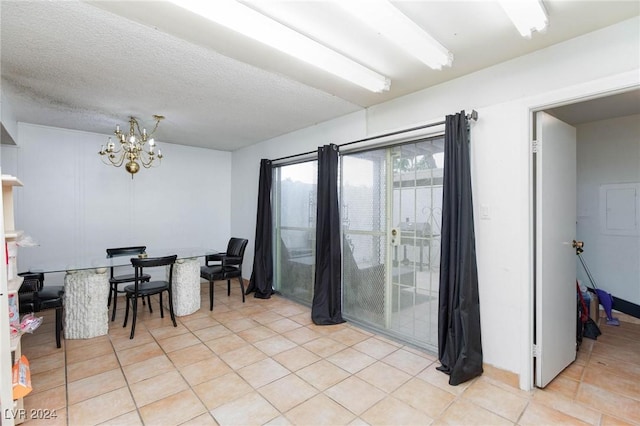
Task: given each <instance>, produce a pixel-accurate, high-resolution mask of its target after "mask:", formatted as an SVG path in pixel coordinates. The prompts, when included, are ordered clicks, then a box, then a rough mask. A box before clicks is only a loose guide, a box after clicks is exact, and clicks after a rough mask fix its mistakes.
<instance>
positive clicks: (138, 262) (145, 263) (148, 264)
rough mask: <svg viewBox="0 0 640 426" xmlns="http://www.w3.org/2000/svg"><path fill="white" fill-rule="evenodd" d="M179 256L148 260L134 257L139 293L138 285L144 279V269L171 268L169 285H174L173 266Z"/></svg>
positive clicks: (132, 260) (132, 261)
mask: <svg viewBox="0 0 640 426" xmlns="http://www.w3.org/2000/svg"><path fill="white" fill-rule="evenodd" d="M177 258H178V256H177V255H175V254H174V255H172V256H162V257H147V258H138V257H132V258H131V264H132V265H133V267H134V268H135V277H136V279H135V285H136V291H137V285H138V283H139V281H140V280H141V278H142V269H143V268H154V267H156V266H169V279H168V280H167V281H168V282H169V285H172V282H173V265H174V264H175V263H176V259H177Z"/></svg>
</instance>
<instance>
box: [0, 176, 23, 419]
mask: <svg viewBox="0 0 640 426" xmlns="http://www.w3.org/2000/svg"><path fill="white" fill-rule="evenodd" d="M19 186H22V182H20V180H19V179H18V178H16V177H14V176H8V175H2V218H3V220H2V221H0V226H1V227H2V228H1V229H0V235H2V259H1V260H2V261H0V408H1V409H2V411H1V415H0V419H1V420H0V423H2V425H3V426H5V425H7V426H11V425H14V424H18V423H22V421H23V417H24V416H23V415H21V410H22V412H23V408H24V406H23V403H22V399H19V400H17V401H14V400H13V385H12V379H11V375H12V374H11V369H12V366H13V362H14V360H15V359H18V358H20V356H21V354H22V348H21V346H20V337H19V336H18V337H17V338H12V337H11V332H10V328H9V297H16V306H17V303H18V301H17V297H18V289H19V288H20V285H21V284H22V277H19V276H18V271H17V263H16V260H17V259H16V255H17V253H16V252H17V247H16V241H17V239H18V237H19V236H20V234H21V233H20V232H19V231H16V229H15V221H14V215H13V210H14V209H13V190H14V188H15V187H19ZM7 247H12V248H11V249H10V250H7ZM8 252H9V253H8Z"/></svg>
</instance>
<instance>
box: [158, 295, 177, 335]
mask: <svg viewBox="0 0 640 426" xmlns="http://www.w3.org/2000/svg"><path fill="white" fill-rule="evenodd" d="M167 293H169V314H170V315H171V321H172V322H173V326H174V327H177V326H178V323H176V316H175V314H174V313H173V294H172V292H171V289H169V290H167ZM160 297H162V293H160ZM161 306H162V305H161Z"/></svg>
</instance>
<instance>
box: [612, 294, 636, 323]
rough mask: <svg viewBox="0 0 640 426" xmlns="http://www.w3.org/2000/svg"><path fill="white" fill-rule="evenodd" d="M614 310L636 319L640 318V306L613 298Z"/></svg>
mask: <svg viewBox="0 0 640 426" xmlns="http://www.w3.org/2000/svg"><path fill="white" fill-rule="evenodd" d="M613 309H615V310H616V311H620V312H622V313H625V314H627V315H631V316H632V317H635V318H640V305H636V304H635V303H632V302H629V301H627V300H624V299H620V298H618V297H615V296H613Z"/></svg>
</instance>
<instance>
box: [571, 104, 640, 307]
mask: <svg viewBox="0 0 640 426" xmlns="http://www.w3.org/2000/svg"><path fill="white" fill-rule="evenodd" d="M576 128H577V139H578V238H579V239H580V240H583V241H584V242H585V251H584V253H583V255H582V256H583V258H584V260H585V262H586V263H587V266H588V267H589V270H590V271H591V274H592V275H593V277H594V279H595V281H596V285H597V286H599V287H600V288H601V289H603V290H606V291H607V292H609V293H611V294H613V295H614V296H616V297H619V298H621V299H624V300H627V301H629V302H632V303H636V304H640V234H636V235H630V234H627V235H622V234H620V235H612V234H611V233H610V232H607V231H606V230H605V229H604V227H603V226H602V221H603V219H604V218H603V209H602V206H601V201H602V200H601V199H600V186H601V185H605V184H620V183H622V184H625V183H640V115H630V116H626V117H620V118H615V119H610V120H602V121H595V122H591V123H585V124H581V125H578V126H576ZM636 203H637V201H636ZM636 226H637V225H636ZM578 277H579V279H581V280H582V281H583V283H584V284H586V285H588V286H591V283H590V281H589V279H588V277H587V275H586V273H585V272H584V269H583V268H582V265H578Z"/></svg>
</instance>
